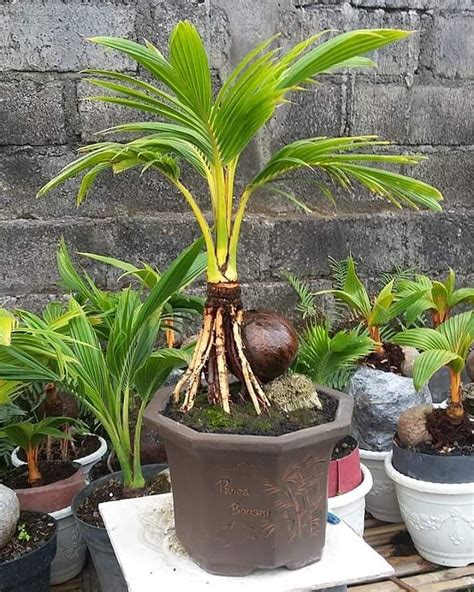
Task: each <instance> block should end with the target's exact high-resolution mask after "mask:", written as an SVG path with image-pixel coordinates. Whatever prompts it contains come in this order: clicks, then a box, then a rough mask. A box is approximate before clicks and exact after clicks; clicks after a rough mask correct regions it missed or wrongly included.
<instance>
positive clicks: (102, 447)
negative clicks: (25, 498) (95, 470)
mask: <svg viewBox="0 0 474 592" xmlns="http://www.w3.org/2000/svg"><path fill="white" fill-rule="evenodd" d="M84 435H85V436H94V437H95V438H97V439H98V440H99V448H97V450H95V451H94V452H91V453H90V454H88V455H86V456H81V458H76V459H75V460H74V461H72V462H74V463H75V464H78V465H81V466H82V465H88V464H89V463H91V462H92V461H95V460H96V458H97V460H98V459H99V458H102V456H103V455H104V454H105V453H106V452H107V448H108V445H107V441H106V440H105V439H104V438H102V436H99V435H98V434H90V433H87V434H84ZM19 450H20V446H17V447H16V448H15V449H14V450H13V451H12V453H11V459H12V464H13V466H14V467H17V468H18V467H21V466H23V465H26V462H25V461H24V460H21V458H19V457H18V451H19Z"/></svg>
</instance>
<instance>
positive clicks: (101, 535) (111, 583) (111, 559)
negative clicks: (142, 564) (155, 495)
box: [71, 465, 168, 592]
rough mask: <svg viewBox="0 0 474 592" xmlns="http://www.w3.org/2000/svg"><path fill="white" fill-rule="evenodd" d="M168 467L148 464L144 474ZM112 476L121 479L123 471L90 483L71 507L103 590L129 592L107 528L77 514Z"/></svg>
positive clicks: (145, 475) (103, 591) (155, 472)
mask: <svg viewBox="0 0 474 592" xmlns="http://www.w3.org/2000/svg"><path fill="white" fill-rule="evenodd" d="M166 468H168V467H167V465H147V466H145V467H143V475H144V477H145V479H146V478H149V477H152V476H153V475H156V474H157V473H160V472H161V471H163V470H165V469H166ZM111 478H114V479H118V480H121V479H122V472H121V471H117V472H116V473H111V474H110V475H106V476H105V477H101V478H100V479H97V480H96V481H93V482H92V483H90V484H89V485H88V486H87V487H85V488H84V489H83V490H82V491H80V492H79V493H78V494H77V495H76V496H75V498H74V499H73V501H72V504H71V508H72V512H73V514H74V518H75V520H76V524H77V526H78V528H79V531H80V533H81V535H82V538H83V539H84V541H85V543H86V545H87V548H88V549H89V553H90V554H91V557H92V561H93V563H94V567H95V570H96V572H97V577H98V579H99V583H100V587H101V590H102V592H127V591H128V587H127V584H126V582H125V580H124V578H123V575H122V570H121V569H120V565H119V563H118V561H117V558H116V557H115V553H114V550H113V547H112V543H111V542H110V538H109V535H108V533H107V530H106V529H105V528H101V527H98V526H91V525H90V524H87V523H86V522H83V521H82V520H81V519H80V518H78V516H77V509H78V507H79V506H80V505H81V503H82V502H83V501H84V499H85V498H86V497H87V496H88V495H90V494H91V493H92V491H94V490H95V489H97V488H98V487H100V486H101V485H103V484H104V483H106V482H107V481H109V480H110V479H111Z"/></svg>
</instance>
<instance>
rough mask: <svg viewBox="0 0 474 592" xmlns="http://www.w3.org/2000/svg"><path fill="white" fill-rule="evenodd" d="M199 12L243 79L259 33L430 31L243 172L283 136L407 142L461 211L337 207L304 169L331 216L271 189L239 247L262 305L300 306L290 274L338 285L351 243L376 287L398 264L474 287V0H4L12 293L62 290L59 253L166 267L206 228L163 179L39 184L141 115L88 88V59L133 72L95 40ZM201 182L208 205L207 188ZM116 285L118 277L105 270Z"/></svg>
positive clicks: (162, 29)
mask: <svg viewBox="0 0 474 592" xmlns="http://www.w3.org/2000/svg"><path fill="white" fill-rule="evenodd" d="M182 18H187V19H189V20H191V21H192V22H194V23H195V24H196V25H197V27H198V28H199V30H200V32H201V33H202V35H203V37H204V40H205V42H206V45H207V47H208V49H209V51H210V56H211V65H212V68H213V74H214V79H215V80H216V82H219V81H221V80H223V79H225V77H226V76H227V75H228V73H229V72H230V69H231V66H232V65H234V64H235V63H236V62H237V61H238V60H239V58H241V57H242V56H243V54H244V53H245V52H246V51H248V50H249V49H250V48H252V47H253V46H254V45H255V44H256V43H258V42H259V41H261V40H263V39H264V38H266V37H269V36H271V35H273V34H275V33H276V32H281V33H282V35H281V43H282V45H283V46H285V47H286V46H289V45H290V44H293V43H295V42H297V41H299V40H300V39H303V38H304V37H306V36H308V35H310V34H312V33H314V32H317V31H321V30H324V29H328V28H331V29H339V30H350V29H354V28H370V27H397V28H406V29H411V30H414V31H417V33H416V34H414V35H413V36H412V37H410V38H409V39H408V40H407V41H405V42H403V43H399V44H397V45H394V46H391V47H389V48H387V49H384V50H381V51H379V52H378V55H376V56H375V57H376V60H377V62H378V68H377V70H376V71H371V72H357V73H341V74H338V75H334V76H326V77H324V78H323V79H322V80H321V83H320V84H319V85H317V86H316V87H315V88H314V89H313V90H311V91H309V92H307V93H305V94H301V95H298V96H296V97H295V104H294V105H292V106H291V108H289V107H288V106H285V107H284V108H281V109H280V110H279V111H278V113H277V116H276V117H275V119H274V120H273V121H272V122H271V123H270V124H269V125H268V126H267V128H266V129H265V130H264V132H263V133H262V134H261V135H260V136H259V138H258V140H257V141H256V142H254V143H253V144H252V146H251V147H250V148H249V151H248V154H247V155H246V156H245V157H244V158H243V159H242V167H241V171H240V175H241V176H242V178H243V179H244V178H245V177H248V176H249V175H250V174H252V172H255V170H257V168H258V167H259V166H261V165H262V164H263V163H264V162H265V159H266V158H267V157H268V155H269V154H270V153H271V150H274V149H276V148H278V147H279V146H280V145H281V143H282V142H286V141H289V140H293V139H295V138H298V137H304V136H314V135H325V134H331V135H340V134H366V133H376V134H380V135H381V136H383V137H385V138H387V139H390V140H392V141H393V142H394V143H395V144H396V145H397V149H403V150H404V151H407V152H410V153H411V152H416V153H422V154H425V155H426V156H428V157H429V160H427V161H425V162H423V163H422V164H421V165H420V166H419V167H417V169H416V170H414V171H413V175H416V176H418V177H420V178H422V179H423V180H426V181H428V182H430V183H433V184H435V185H436V186H438V187H439V188H440V189H441V190H442V192H443V193H444V195H445V203H444V208H445V210H444V212H443V213H442V214H430V213H426V212H421V213H416V212H415V213H414V212H408V211H394V209H393V208H390V207H389V206H388V205H387V204H386V203H384V202H383V201H381V200H378V199H374V198H373V197H371V196H369V195H368V194H367V193H366V192H364V191H362V190H355V191H354V193H352V194H351V195H342V194H341V195H340V199H339V201H338V207H337V210H334V209H332V207H330V206H329V205H328V204H326V203H324V201H323V200H322V199H321V198H320V197H318V195H317V194H316V193H315V191H314V188H313V186H312V185H310V184H308V183H306V182H304V180H303V179H302V178H298V179H295V180H293V181H292V182H291V183H289V186H292V187H293V188H294V189H296V190H297V191H298V192H299V194H300V195H301V196H302V197H305V198H307V199H308V201H309V203H310V204H313V206H314V207H317V208H318V209H319V212H320V214H319V215H318V216H312V217H309V216H306V215H305V214H301V213H299V212H298V211H296V210H294V209H293V208H292V207H291V206H289V205H288V204H286V203H282V202H281V201H280V199H279V198H278V199H277V198H276V197H274V196H271V195H265V194H262V195H259V196H255V199H254V203H253V204H252V209H251V214H250V215H249V216H248V219H247V222H246V225H245V230H244V233H243V240H242V246H241V252H240V271H241V277H242V281H243V284H244V293H245V297H246V300H247V302H248V303H249V305H264V306H269V305H270V303H272V305H273V307H275V308H278V309H281V310H287V311H288V310H290V309H291V307H292V305H293V303H294V296H293V295H292V293H291V290H290V289H289V288H288V286H286V284H285V282H284V281H283V280H282V272H283V271H284V270H290V271H292V272H294V273H297V274H298V275H300V276H301V277H304V278H307V279H308V280H310V281H311V283H312V284H313V285H314V286H315V287H325V286H327V285H328V275H329V268H328V261H327V257H328V255H331V256H332V257H345V256H347V254H348V253H349V252H352V253H353V255H354V256H355V257H356V258H357V259H359V260H360V261H361V272H362V274H363V275H364V276H365V277H366V278H367V279H368V280H370V281H372V282H373V281H374V280H376V278H377V276H378V274H380V273H381V272H383V271H389V270H391V269H393V268H394V267H395V266H397V265H399V266H406V267H411V266H414V267H417V268H419V269H420V270H422V271H424V272H427V273H431V274H434V275H439V274H443V273H444V272H445V271H446V268H447V266H451V267H453V268H454V269H455V270H456V271H457V272H458V273H459V277H460V280H461V281H462V282H463V283H468V282H470V283H472V282H473V280H474V263H473V262H474V258H473V255H472V246H473V243H474V197H473V193H472V188H473V187H472V181H473V158H472V156H473V146H472V145H473V144H474V142H473V139H474V134H473V132H474V125H473V112H474V109H473V107H474V100H473V96H474V93H473V89H474V85H473V82H474V71H473V68H474V27H473V21H474V10H473V8H472V4H471V2H470V1H469V0H259V1H258V2H257V1H256V0H113V1H112V0H0V304H4V305H7V306H32V307H36V308H38V307H39V306H41V305H42V304H44V303H45V302H46V301H47V300H49V299H51V298H54V297H55V296H56V295H57V294H58V289H57V287H56V279H57V277H56V269H55V248H56V245H57V242H58V240H59V238H60V237H61V236H65V238H66V240H67V241H68V244H69V245H70V248H71V250H72V251H93V252H98V253H103V254H113V255H115V256H117V257H123V258H126V259H128V260H130V261H134V262H137V261H140V260H142V261H147V262H150V263H155V264H157V265H159V266H163V265H165V264H166V263H167V262H168V261H169V260H170V259H171V258H172V257H173V256H174V255H175V254H176V253H177V252H178V251H179V250H180V249H181V248H182V247H183V246H184V245H185V244H186V243H188V242H189V241H190V240H191V239H192V238H193V237H194V236H196V234H197V229H196V226H195V224H194V223H193V219H192V216H191V215H190V214H189V212H188V210H187V208H186V205H185V204H184V203H183V201H182V199H181V198H180V196H179V195H177V194H176V192H175V191H173V189H172V188H171V187H169V186H168V185H167V184H166V183H165V182H164V181H163V180H162V179H160V177H159V176H157V175H150V174H148V175H143V176H142V177H140V176H139V175H138V174H136V173H130V174H129V175H121V176H120V177H118V178H113V177H112V176H105V177H104V178H103V179H102V180H101V181H100V183H99V184H98V185H97V186H96V188H95V190H94V191H93V192H92V193H91V195H90V198H89V200H88V201H87V202H86V203H85V204H84V205H83V206H82V207H81V208H80V209H77V208H76V207H75V203H74V190H75V188H76V187H77V184H76V183H75V182H71V183H69V184H68V185H66V186H63V187H61V188H60V189H58V190H56V191H55V192H54V193H53V194H51V195H50V196H49V197H46V198H44V199H43V200H41V201H38V200H36V199H35V193H36V191H37V189H38V188H39V187H40V186H41V185H42V184H43V183H44V182H46V181H47V180H48V179H49V178H51V176H52V175H54V174H55V173H56V172H57V171H58V170H59V169H60V168H61V167H62V166H64V165H65V164H66V163H67V162H69V161H70V160H71V159H72V158H73V157H74V154H75V150H76V149H77V148H78V147H79V146H80V145H82V144H84V143H87V142H90V141H93V140H94V138H95V136H94V134H95V132H96V131H98V130H100V129H102V128H105V127H107V126H109V125H112V124H115V123H118V122H120V121H123V120H126V119H130V118H131V114H130V113H125V112H124V110H123V109H120V107H111V106H107V105H104V104H90V103H87V102H84V101H83V100H82V99H83V98H84V97H85V96H87V95H88V94H89V93H91V94H93V93H94V89H90V88H89V87H88V85H87V84H86V83H85V82H84V81H83V80H81V75H80V71H81V70H82V69H84V68H88V67H89V68H104V69H107V68H113V69H116V70H120V71H124V72H127V71H134V66H133V64H132V63H130V62H129V61H128V60H127V59H124V58H123V57H121V56H120V55H118V54H116V53H113V52H110V51H104V49H102V48H100V47H98V46H95V45H93V44H91V43H89V42H88V41H87V40H86V39H87V38H88V37H91V36H94V35H117V36H124V37H128V38H131V39H135V40H141V39H143V38H147V39H150V40H151V41H153V42H154V43H155V44H157V45H158V46H160V47H163V46H165V44H166V40H167V38H168V35H169V33H170V31H171V29H172V27H173V25H174V24H175V23H176V22H177V21H178V20H179V19H182ZM185 175H187V181H188V182H189V183H190V184H191V183H193V184H195V185H194V186H196V187H197V193H198V196H199V200H200V201H201V203H203V204H205V203H206V194H205V188H204V187H203V185H202V183H201V182H200V181H198V180H196V179H193V178H190V177H189V174H187V173H185ZM92 271H93V272H94V273H96V274H97V277H98V279H99V281H100V282H101V283H102V284H103V285H104V286H109V287H113V286H114V285H115V276H113V274H110V273H108V272H106V271H105V270H104V269H103V268H96V267H92Z"/></svg>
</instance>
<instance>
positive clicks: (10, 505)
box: [0, 485, 20, 549]
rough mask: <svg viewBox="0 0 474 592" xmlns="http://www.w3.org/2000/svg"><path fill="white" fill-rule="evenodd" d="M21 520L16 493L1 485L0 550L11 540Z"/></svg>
mask: <svg viewBox="0 0 474 592" xmlns="http://www.w3.org/2000/svg"><path fill="white" fill-rule="evenodd" d="M19 518H20V502H19V501H18V497H17V495H16V493H15V492H14V491H13V490H12V489H9V488H8V487H5V485H0V549H1V548H2V547H4V546H5V545H6V544H7V543H8V541H9V540H10V539H11V537H12V535H13V533H14V532H15V528H16V525H17V523H18V519H19Z"/></svg>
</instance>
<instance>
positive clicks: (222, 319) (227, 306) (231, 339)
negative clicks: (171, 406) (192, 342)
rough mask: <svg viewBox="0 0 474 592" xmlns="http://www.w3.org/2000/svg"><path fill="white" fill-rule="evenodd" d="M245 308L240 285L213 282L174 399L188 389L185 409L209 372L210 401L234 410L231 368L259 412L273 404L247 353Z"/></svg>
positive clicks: (182, 407) (183, 407)
mask: <svg viewBox="0 0 474 592" xmlns="http://www.w3.org/2000/svg"><path fill="white" fill-rule="evenodd" d="M242 321H243V310H242V305H241V303H240V288H239V286H238V284H209V285H208V299H207V303H206V307H205V311H204V319H203V326H202V329H201V332H200V334H199V337H198V340H197V342H196V348H195V351H194V355H193V358H192V360H191V363H190V365H189V367H188V369H187V370H186V372H185V373H184V374H183V376H182V377H181V379H180V380H179V382H178V383H177V385H176V387H175V389H174V392H173V401H174V402H175V403H178V401H179V400H180V398H181V394H182V392H183V391H185V394H184V400H183V404H182V405H181V409H182V411H189V410H190V409H191V408H192V407H193V405H194V401H195V398H196V395H197V393H198V390H199V387H200V385H201V380H202V375H203V372H205V375H206V380H207V387H208V397H209V401H210V402H211V403H214V404H221V405H222V407H223V409H224V411H226V412H227V413H230V411H231V409H230V406H231V395H230V389H229V369H230V370H231V372H232V373H233V374H234V375H235V376H236V377H237V378H238V379H239V380H240V381H241V383H242V386H244V387H245V388H246V389H247V392H248V395H249V396H250V398H251V400H252V403H253V405H254V407H255V411H256V413H257V414H260V413H261V412H262V409H266V408H268V407H269V406H270V402H269V401H268V399H267V397H266V396H265V393H264V392H263V390H262V388H261V386H260V382H259V380H258V378H257V377H256V376H255V374H254V372H253V370H252V368H251V366H250V363H249V361H248V360H247V357H246V355H245V346H244V343H243V339H242Z"/></svg>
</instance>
